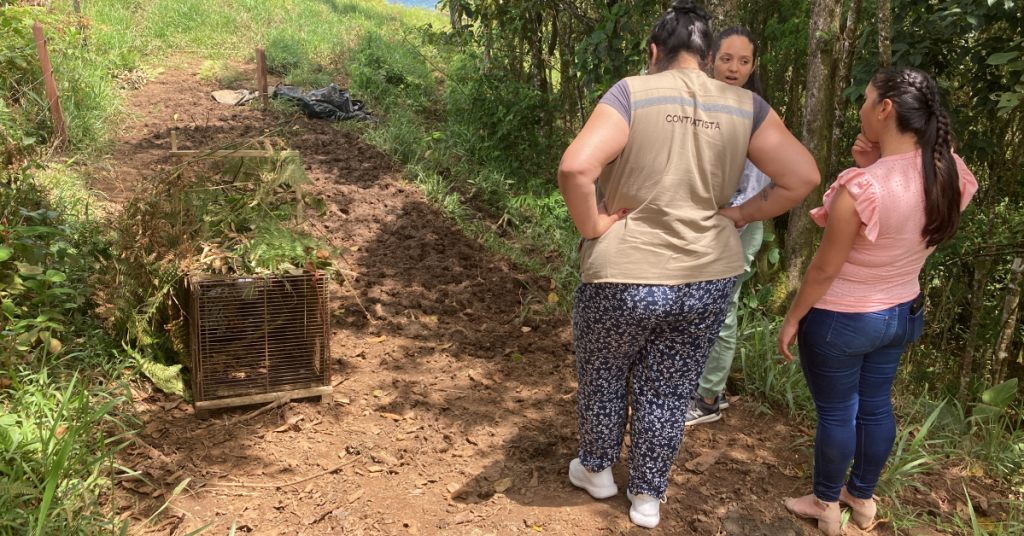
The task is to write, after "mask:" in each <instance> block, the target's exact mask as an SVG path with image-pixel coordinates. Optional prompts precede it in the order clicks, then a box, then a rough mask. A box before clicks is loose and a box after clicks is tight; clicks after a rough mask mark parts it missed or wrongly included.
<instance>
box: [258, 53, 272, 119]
mask: <svg viewBox="0 0 1024 536" xmlns="http://www.w3.org/2000/svg"><path fill="white" fill-rule="evenodd" d="M256 91H259V92H260V102H261V103H263V106H267V105H268V104H270V95H269V94H268V93H267V52H266V50H264V49H263V46H262V45H261V46H258V47H256Z"/></svg>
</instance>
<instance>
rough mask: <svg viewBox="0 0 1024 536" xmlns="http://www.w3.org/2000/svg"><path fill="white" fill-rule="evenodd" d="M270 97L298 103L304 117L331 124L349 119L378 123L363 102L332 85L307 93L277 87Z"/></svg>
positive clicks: (289, 87)
mask: <svg viewBox="0 0 1024 536" xmlns="http://www.w3.org/2000/svg"><path fill="white" fill-rule="evenodd" d="M270 96H271V97H274V98H275V99H287V100H291V101H296V102H298V103H299V105H300V106H301V107H302V111H303V113H305V114H306V117H309V118H311V119H326V120H328V121H330V122H332V123H334V122H336V121H347V120H349V119H356V120H359V121H373V122H377V121H378V119H377V118H376V117H373V116H372V115H370V114H369V111H368V110H367V109H366V106H365V105H364V104H363V101H361V100H354V99H352V98H351V97H349V94H348V91H347V90H344V89H341V88H339V87H338V86H336V85H334V84H331V85H329V86H327V87H325V88H323V89H318V90H316V91H310V92H309V93H306V92H304V91H302V88H300V87H296V86H280V85H279V86H277V87H275V88H274V90H273V91H271V93H270Z"/></svg>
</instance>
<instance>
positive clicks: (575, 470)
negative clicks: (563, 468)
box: [569, 458, 619, 499]
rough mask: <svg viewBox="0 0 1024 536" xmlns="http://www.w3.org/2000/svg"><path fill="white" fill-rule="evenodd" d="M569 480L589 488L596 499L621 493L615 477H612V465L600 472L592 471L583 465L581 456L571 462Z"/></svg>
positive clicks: (574, 484)
mask: <svg viewBox="0 0 1024 536" xmlns="http://www.w3.org/2000/svg"><path fill="white" fill-rule="evenodd" d="M569 481H570V482H572V485H573V486H576V487H577V488H583V489H585V490H587V493H589V494H590V496H591V497H593V498H595V499H607V498H608V497H611V496H613V495H616V494H617V493H619V488H618V486H616V485H615V479H614V478H613V477H612V468H611V467H609V468H607V469H605V470H604V471H601V472H600V473H591V472H590V471H587V469H586V468H585V467H583V464H581V463H580V459H579V458H576V459H574V460H573V461H571V462H569Z"/></svg>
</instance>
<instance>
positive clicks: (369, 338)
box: [363, 335, 388, 342]
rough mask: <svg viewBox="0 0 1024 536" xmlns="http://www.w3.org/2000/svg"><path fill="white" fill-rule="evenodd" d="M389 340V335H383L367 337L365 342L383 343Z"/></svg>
mask: <svg viewBox="0 0 1024 536" xmlns="http://www.w3.org/2000/svg"><path fill="white" fill-rule="evenodd" d="M387 338H388V336H387V335H381V336H380V337H367V338H365V339H363V340H364V341H366V342H381V341H383V340H385V339H387Z"/></svg>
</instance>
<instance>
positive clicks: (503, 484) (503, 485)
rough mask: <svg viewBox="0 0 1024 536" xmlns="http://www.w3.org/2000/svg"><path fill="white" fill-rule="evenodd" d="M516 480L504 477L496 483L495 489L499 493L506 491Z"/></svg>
mask: <svg viewBox="0 0 1024 536" xmlns="http://www.w3.org/2000/svg"><path fill="white" fill-rule="evenodd" d="M515 481H516V479H515V478H502V479H501V480H499V481H497V482H495V483H494V491H496V492H498V493H505V490H507V489H508V488H510V487H512V483H513V482H515Z"/></svg>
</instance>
